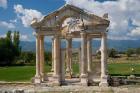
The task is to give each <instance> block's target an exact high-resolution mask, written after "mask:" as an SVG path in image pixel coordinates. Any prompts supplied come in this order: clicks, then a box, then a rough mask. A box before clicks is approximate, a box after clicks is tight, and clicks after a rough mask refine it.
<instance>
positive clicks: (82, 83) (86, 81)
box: [80, 74, 88, 86]
mask: <svg viewBox="0 0 140 93" xmlns="http://www.w3.org/2000/svg"><path fill="white" fill-rule="evenodd" d="M80 78H81V85H84V86H87V85H88V78H87V75H86V74H82V75H81V76H80Z"/></svg>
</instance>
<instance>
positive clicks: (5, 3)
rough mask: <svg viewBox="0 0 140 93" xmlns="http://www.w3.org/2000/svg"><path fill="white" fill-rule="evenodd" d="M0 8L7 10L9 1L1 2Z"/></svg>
mask: <svg viewBox="0 0 140 93" xmlns="http://www.w3.org/2000/svg"><path fill="white" fill-rule="evenodd" d="M0 7H3V8H7V0H0Z"/></svg>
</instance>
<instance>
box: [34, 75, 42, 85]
mask: <svg viewBox="0 0 140 93" xmlns="http://www.w3.org/2000/svg"><path fill="white" fill-rule="evenodd" d="M32 83H35V84H40V83H41V77H34V78H32Z"/></svg>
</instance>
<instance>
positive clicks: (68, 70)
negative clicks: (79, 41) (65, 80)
mask: <svg viewBox="0 0 140 93" xmlns="http://www.w3.org/2000/svg"><path fill="white" fill-rule="evenodd" d="M66 53H67V55H66V56H67V58H66V73H67V75H68V76H69V77H71V74H72V39H71V38H69V39H67V50H66Z"/></svg>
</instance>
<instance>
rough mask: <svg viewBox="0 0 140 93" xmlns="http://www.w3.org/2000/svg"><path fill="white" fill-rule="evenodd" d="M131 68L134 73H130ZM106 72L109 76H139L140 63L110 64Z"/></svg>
mask: <svg viewBox="0 0 140 93" xmlns="http://www.w3.org/2000/svg"><path fill="white" fill-rule="evenodd" d="M132 68H134V72H132V70H131V69H132ZM108 71H109V74H119V75H130V74H137V75H138V74H139V75H140V63H110V64H108Z"/></svg>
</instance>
